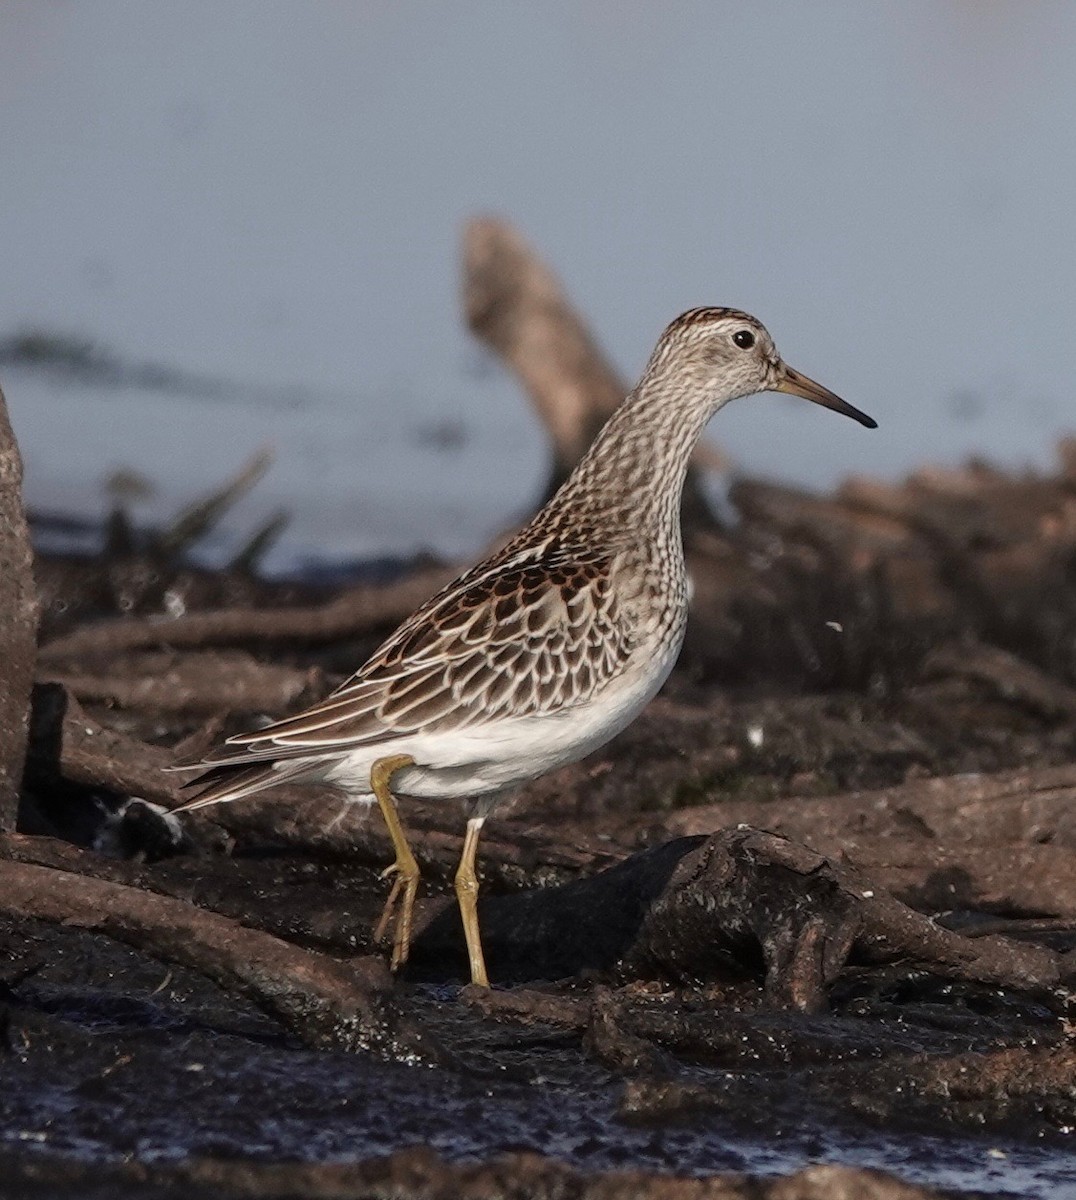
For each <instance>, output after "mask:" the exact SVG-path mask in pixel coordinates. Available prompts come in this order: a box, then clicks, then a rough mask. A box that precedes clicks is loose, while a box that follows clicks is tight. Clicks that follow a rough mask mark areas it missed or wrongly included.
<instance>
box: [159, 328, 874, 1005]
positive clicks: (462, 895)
mask: <svg viewBox="0 0 1076 1200" xmlns="http://www.w3.org/2000/svg"><path fill="white" fill-rule="evenodd" d="M766 391H776V392H786V393H790V394H792V395H795V396H801V397H803V398H805V399H807V400H811V401H813V402H814V403H816V404H820V405H823V406H824V407H826V408H829V409H832V410H833V411H835V412H838V413H842V414H844V415H845V416H848V417H852V418H853V419H855V420H856V421H858V422H860V424H862V425H865V426H866V427H867V428H870V429H873V428H876V427H877V423H876V422H875V421H874V420H873V419H872V418H871V417H869V416H867V415H866V414H865V413H863V412H861V411H860V410H859V409H857V408H854V407H853V406H852V405H851V404H849V403H847V402H846V401H844V400H842V399H841V398H840V397H839V396H837V395H835V394H834V393H833V392H831V391H829V390H828V389H827V388H824V387H822V385H821V384H818V383H815V382H814V381H813V380H812V379H809V378H808V377H807V376H805V375H802V374H800V373H799V372H798V371H795V370H793V369H792V368H791V367H789V366H787V365H786V364H785V363H784V361H783V360H782V359H781V357H780V355H779V354H778V352H777V349H776V347H775V345H774V341H773V338H772V337H771V336H770V334H769V333H768V331H767V330H766V328H765V326H764V325H763V324H762V323H761V322H760V321H759V320H757V319H756V318H755V317H752V316H750V315H749V314H747V313H745V312H741V311H739V310H738V309H734V308H714V307H705V308H694V309H691V310H689V311H688V312H685V313H683V314H681V315H680V316H679V317H677V318H676V319H675V320H674V321H673V322H672V323H671V324H670V325H669V326H668V327H667V328H666V329H665V331H664V332H663V333H662V334H661V337H660V338H659V339H658V342H657V345H656V347H655V349H654V351H653V353H652V354H651V356H650V359H649V361H648V362H647V364H646V367H645V369H644V370H643V373H642V377H641V378H640V380H639V382H638V383H637V384H636V386H635V387H634V388H633V389H632V391H631V392H630V393H629V394H628V395H627V397H626V398H625V399H624V400H623V401H622V402H621V404H620V405H619V406H618V407H617V408H616V410H615V411H614V412H613V413H612V415H611V416H610V417H609V419H608V421H607V422H606V424H605V425H604V427H603V428H602V429H601V430H600V432H599V433H598V435H597V437H596V438H595V440H594V442H593V443H592V444H591V446H590V448H589V450H588V451H587V453H586V454H585V455H584V457H583V458H582V459H581V460H580V461H579V463H578V465H577V466H576V467H575V469H574V470H573V471H572V473H571V474H570V476H569V477H568V478H567V480H566V481H565V482H564V483H563V484H562V485H561V487H560V488H559V490H558V491H557V492H556V493H555V494H554V496H553V497H552V498H551V499H550V500H549V502H548V503H547V504H546V505H545V506H544V507H543V508H542V509H541V510H540V511H539V512H538V513H537V514H536V515H535V516H534V517H533V518H532V519H531V520H530V521H529V522H528V523H527V524H526V525H525V526H524V527H523V528H522V529H521V530H520V531H519V532H518V533H517V534H516V535H515V536H514V537H512V538H511V540H510V541H508V542H507V544H505V545H504V546H503V547H502V548H500V549H498V550H496V551H495V552H494V553H492V554H491V555H490V556H489V557H487V558H485V559H484V560H483V561H482V562H479V563H478V564H477V565H476V566H473V567H471V568H470V569H469V570H467V571H466V572H464V573H463V574H461V575H460V576H459V577H458V578H457V579H455V580H454V581H453V582H452V583H450V584H448V585H447V586H446V587H444V588H443V589H442V590H441V591H439V592H438V593H437V594H436V595H435V596H433V597H432V598H431V599H430V600H428V601H427V602H426V603H425V604H423V605H421V606H420V607H419V608H418V609H417V610H416V611H415V612H414V613H413V614H412V615H411V616H410V617H408V618H407V619H406V620H405V621H404V622H403V623H402V624H401V625H400V626H399V628H397V629H396V631H395V632H394V633H393V634H392V635H391V636H389V637H388V638H387V639H386V640H385V641H384V642H383V643H382V644H381V645H380V647H379V648H378V649H377V650H375V652H374V653H373V655H372V656H371V657H370V658H369V660H368V661H367V662H365V663H364V664H363V665H362V666H361V667H359V669H358V670H357V671H356V672H355V673H354V674H353V675H352V676H351V677H350V678H349V679H347V680H346V681H345V682H344V683H343V684H342V685H341V686H340V687H338V688H337V689H336V690H335V691H333V692H332V693H331V694H330V695H329V696H328V697H326V698H325V699H324V700H321V701H320V702H318V703H315V704H313V705H312V706H310V707H308V708H306V709H304V710H303V711H301V712H299V713H297V714H295V715H294V716H289V717H286V718H284V719H282V720H278V721H275V722H273V723H272V724H269V725H266V726H264V727H262V728H259V729H255V730H252V731H251V732H247V733H240V734H236V735H235V736H233V737H230V738H228V739H227V741H226V742H224V743H222V744H221V745H220V746H219V747H218V748H217V749H216V750H214V751H212V752H211V753H210V754H208V755H207V756H206V757H205V758H204V759H202V760H201V761H199V762H197V763H194V764H189V766H192V767H195V768H197V769H198V770H199V771H200V772H201V773H200V774H199V776H198V777H197V778H194V779H192V780H190V781H189V782H188V783H187V784H186V785H185V786H186V787H200V788H201V789H202V790H201V791H200V792H199V793H198V794H197V795H196V796H195V797H194V798H193V799H192V800H190V801H189V802H187V803H186V804H185V805H183V806H182V809H181V810H186V811H192V810H196V809H200V808H203V807H206V806H208V805H212V804H220V803H225V802H232V801H236V800H240V799H243V798H245V797H248V796H254V795H257V794H260V793H262V792H264V791H265V790H266V789H268V788H272V787H275V786H277V785H279V784H283V783H296V782H304V781H318V782H325V783H329V784H332V785H335V786H336V787H337V788H338V789H341V790H342V791H343V793H344V794H345V795H346V796H347V797H348V798H349V799H353V800H357V801H362V802H366V803H373V802H376V803H377V804H378V806H379V808H380V810H381V813H382V815H383V817H384V820H385V824H386V826H387V827H388V832H389V836H390V837H391V839H392V844H393V849H394V851H395V860H394V862H393V863H392V865H391V866H390V867H388V868H387V870H386V871H385V873H384V877H389V876H391V877H392V880H393V882H392V885H391V889H390V891H389V894H388V897H387V899H386V901H385V906H384V910H383V912H382V914H381V918H380V920H379V921H378V923H377V926H376V928H375V931H374V938H375V942H381V941H383V940H384V939H385V937H386V935H387V933H388V931H389V928H390V926H391V927H392V933H393V938H392V956H391V967H392V970H393V971H394V972H395V971H397V970H398V969H399V968H400V967H401V966H403V964H404V963H405V962H406V961H407V958H408V951H409V948H410V943H411V935H412V926H413V910H414V904H415V898H416V895H417V889H418V883H419V868H418V863H417V862H416V860H415V856H414V853H413V852H412V850H411V847H410V844H409V843H408V839H407V835H406V832H405V830H404V826H403V823H402V822H401V820H400V815H399V811H398V808H397V803H396V799H397V797H402V798H404V799H407V798H420V799H429V800H439V801H440V800H444V801H460V802H462V805H463V809H464V812H466V813H467V821H466V826H465V834H464V838H463V847H462V853H461V855H460V859H459V866H458V869H457V871H456V875H455V881H454V882H455V892H456V897H457V901H458V905H459V911H460V915H461V919H462V924H463V931H464V938H465V942H466V946H467V954H468V963H469V967H470V975H471V982H472V983H473V984H476V985H478V986H480V987H489V976H488V972H487V969H486V963H485V957H484V953H483V949H482V940H481V931H480V928H479V922H478V911H477V899H478V877H477V873H476V869H475V863H476V857H477V852H478V843H479V836H480V831H481V829H482V826H483V823H484V822H485V820H486V819H487V817H488V816H489V814H490V813H491V812H492V811H493V810H494V809H495V808H496V807H497V806H498V804H499V803H500V802H501V801H502V800H504V799H506V798H507V797H508V796H509V795H510V794H511V793H512V792H513V791H514V790H515V789H517V788H518V787H519V786H520V785H521V784H523V783H525V782H527V781H529V780H531V779H534V778H537V777H538V776H540V775H543V774H545V773H547V772H549V771H552V770H555V769H556V768H558V767H562V766H565V765H567V764H568V763H571V762H575V761H577V760H579V759H581V758H583V757H584V756H585V755H587V754H589V753H590V752H591V751H593V750H596V749H597V748H598V747H600V746H601V745H603V744H604V743H605V742H607V741H609V739H610V738H612V737H613V736H615V735H616V734H617V733H619V732H620V731H621V730H622V729H624V728H625V727H626V726H627V725H628V724H630V722H631V721H632V720H634V718H635V717H636V716H637V715H638V714H639V713H640V712H641V711H642V709H643V708H644V707H645V706H646V704H647V703H648V702H649V701H650V700H651V699H652V697H653V696H654V695H655V694H656V693H657V691H658V690H659V688H660V687H661V686H662V684H663V683H664V682H665V680H666V679H667V677H668V675H669V673H670V671H671V670H672V667H673V664H674V663H675V662H676V659H677V657H678V655H679V652H680V648H681V645H682V643H683V638H684V630H685V626H686V623H687V615H688V603H689V584H688V577H687V572H686V567H685V559H684V546H683V538H682V535H681V530H680V499H681V494H682V491H683V487H684V481H685V478H686V473H687V469H688V462H689V459H690V457H691V453H692V451H693V449H694V447H695V445H696V443H697V441H698V439H699V437H700V435H701V434H702V431H703V429H704V427H705V426H706V424H707V422H708V421H709V420H710V418H711V417H712V416H713V415H714V414H715V413H716V412H717V411H718V409H720V408H722V407H723V406H724V405H725V404H727V403H729V401H731V400H734V399H737V398H738V397H742V396H747V395H752V394H755V393H758V392H766Z"/></svg>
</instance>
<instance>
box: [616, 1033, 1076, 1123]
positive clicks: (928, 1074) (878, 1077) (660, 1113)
mask: <svg viewBox="0 0 1076 1200" xmlns="http://www.w3.org/2000/svg"><path fill="white" fill-rule="evenodd" d="M1074 1073H1076V1053H1074V1052H1073V1051H1072V1050H1071V1049H1069V1048H1067V1047H1065V1046H1057V1045H1050V1046H1045V1047H1044V1046H1038V1047H1011V1048H1003V1049H998V1050H992V1051H989V1052H986V1053H984V1052H982V1051H979V1050H976V1051H974V1052H971V1053H965V1054H958V1055H939V1054H915V1055H902V1056H893V1057H891V1058H887V1059H884V1060H882V1061H875V1062H856V1061H851V1062H841V1063H835V1064H834V1065H832V1066H830V1067H828V1068H822V1069H815V1070H813V1071H812V1072H811V1075H810V1093H811V1101H812V1103H814V1104H821V1105H822V1106H824V1107H825V1108H828V1109H829V1110H830V1111H832V1112H834V1113H839V1114H842V1115H848V1114H850V1113H854V1114H855V1115H857V1116H859V1117H860V1118H866V1119H867V1120H869V1121H871V1122H873V1123H876V1124H877V1125H880V1126H884V1127H885V1128H887V1129H891V1128H892V1127H893V1126H894V1125H902V1126H905V1127H907V1126H909V1125H911V1126H916V1125H919V1126H923V1125H926V1126H929V1128H930V1129H932V1130H933V1129H936V1128H937V1126H938V1124H939V1123H941V1122H945V1123H952V1124H954V1125H958V1126H959V1125H965V1126H970V1127H971V1128H973V1129H981V1128H982V1127H983V1125H988V1126H989V1125H1004V1124H1016V1123H1020V1122H1026V1121H1035V1122H1041V1121H1043V1120H1044V1119H1045V1121H1046V1122H1048V1124H1049V1125H1051V1126H1052V1127H1053V1128H1055V1129H1057V1130H1059V1131H1060V1130H1063V1129H1067V1128H1068V1126H1070V1125H1071V1123H1072V1122H1073V1121H1076V1103H1074V1100H1073V1089H1072V1079H1073V1076H1074ZM789 1091H790V1087H789V1080H788V1074H787V1071H775V1072H773V1073H772V1074H733V1073H731V1072H721V1073H720V1074H718V1075H717V1076H716V1078H715V1079H714V1080H713V1081H711V1082H707V1083H701V1084H700V1083H691V1082H682V1081H679V1080H663V1081H654V1080H647V1079H638V1080H630V1081H629V1082H628V1084H627V1086H626V1088H625V1093H624V1097H623V1099H622V1101H621V1106H620V1116H621V1117H622V1119H624V1120H626V1121H628V1122H631V1123H647V1124H649V1123H650V1122H656V1121H660V1122H666V1121H668V1120H670V1119H674V1118H675V1117H676V1116H677V1115H681V1116H686V1115H687V1114H689V1113H691V1114H695V1115H696V1116H697V1115H698V1114H701V1113H706V1112H721V1113H729V1114H736V1115H739V1113H741V1112H742V1111H743V1109H744V1107H746V1105H747V1103H748V1101H749V1102H750V1103H751V1104H752V1105H758V1103H759V1099H760V1097H769V1099H770V1101H771V1103H772V1105H773V1107H774V1109H775V1110H778V1109H779V1108H780V1107H781V1106H782V1105H784V1104H786V1103H787V1102H788V1100H789Z"/></svg>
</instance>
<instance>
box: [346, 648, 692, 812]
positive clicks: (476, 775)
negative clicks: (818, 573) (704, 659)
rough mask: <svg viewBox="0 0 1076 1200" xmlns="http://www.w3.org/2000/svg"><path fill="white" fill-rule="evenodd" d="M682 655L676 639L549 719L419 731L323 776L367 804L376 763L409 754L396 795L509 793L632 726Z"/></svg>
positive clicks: (365, 751) (360, 751) (358, 754)
mask: <svg viewBox="0 0 1076 1200" xmlns="http://www.w3.org/2000/svg"><path fill="white" fill-rule="evenodd" d="M679 652H680V640H677V641H676V642H675V643H674V644H673V645H670V646H668V647H667V648H666V649H665V650H664V651H662V652H659V653H657V654H655V655H654V656H653V657H650V658H649V659H646V661H645V662H644V663H643V665H642V667H641V668H640V669H639V670H637V671H634V672H631V673H629V674H627V675H624V676H621V677H620V678H619V679H618V680H616V681H615V682H614V683H611V684H610V685H609V686H608V687H607V688H606V689H605V690H604V691H603V692H601V693H599V695H598V696H597V697H595V698H594V699H593V700H591V701H590V702H588V703H587V704H581V705H577V706H575V707H573V708H570V709H565V710H563V711H561V712H558V713H553V714H550V715H545V716H531V717H518V718H515V719H512V720H498V721H496V722H495V723H492V724H489V725H480V724H475V725H471V726H469V727H467V728H465V729H460V730H455V731H454V730H441V731H438V732H431V733H415V734H409V735H407V736H405V737H399V738H395V739H393V740H392V741H386V742H380V743H378V744H377V745H374V746H363V747H361V748H357V749H356V750H355V751H353V752H352V753H351V754H349V755H348V756H347V757H346V758H343V759H337V760H336V762H335V763H333V764H331V765H330V766H328V768H327V770H326V772H325V775H324V776H323V777H324V778H325V779H327V780H328V781H330V782H332V783H335V784H337V785H338V786H339V787H342V788H344V789H345V790H346V791H347V792H348V793H349V794H350V795H351V796H353V797H354V798H356V799H364V798H367V797H369V795H370V769H371V767H372V766H373V764H374V763H375V762H376V761H377V760H378V759H379V758H384V757H385V756H387V755H390V754H407V755H410V756H411V757H412V758H413V759H414V760H415V765H414V766H413V767H405V768H403V769H402V770H400V771H398V772H397V773H396V775H395V776H394V777H393V781H392V790H393V792H394V793H396V794H397V795H402V796H418V797H422V798H428V799H451V798H454V797H474V798H479V797H481V796H489V795H494V794H496V793H498V792H504V791H508V790H509V789H511V788H513V787H515V786H516V785H518V784H521V783H525V782H526V781H527V780H529V779H535V778H537V777H538V776H539V775H544V774H545V773H546V772H547V771H553V770H555V769H556V768H557V767H563V766H566V765H567V764H568V763H572V762H576V761H578V760H579V759H580V758H583V757H584V756H585V755H587V754H589V753H590V752H591V751H592V750H596V749H597V748H598V747H599V746H602V745H604V744H605V743H606V742H607V741H609V739H610V738H612V737H615V736H616V734H618V733H619V732H620V731H621V730H622V729H624V728H625V727H626V726H628V725H629V724H631V722H632V721H633V720H634V719H635V718H636V717H637V716H638V715H639V713H640V712H642V710H643V709H644V708H645V707H646V705H647V704H648V703H649V702H650V700H651V699H653V697H654V695H655V694H656V693H657V691H658V689H659V688H660V687H661V685H662V684H663V683H664V682H665V680H666V679H667V678H668V677H669V672H670V671H671V670H672V668H673V664H674V663H675V662H676V659H677V656H678V654H679ZM641 657H644V658H645V656H641Z"/></svg>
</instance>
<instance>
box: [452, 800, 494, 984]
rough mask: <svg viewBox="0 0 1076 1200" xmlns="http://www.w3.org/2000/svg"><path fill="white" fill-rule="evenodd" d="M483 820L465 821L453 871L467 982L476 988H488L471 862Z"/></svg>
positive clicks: (476, 879) (474, 877) (472, 864)
mask: <svg viewBox="0 0 1076 1200" xmlns="http://www.w3.org/2000/svg"><path fill="white" fill-rule="evenodd" d="M484 820H485V818H484V817H472V818H471V820H469V821H468V822H467V835H466V837H465V838H464V839H463V853H462V854H461V855H460V865H459V868H458V869H457V871H456V899H457V900H458V901H459V906H460V916H461V917H462V919H463V936H464V937H465V938H466V939H467V957H468V958H469V959H470V960H471V982H472V983H474V984H477V985H478V986H479V987H486V988H488V987H489V976H488V975H487V974H486V960H485V959H484V958H483V957H482V936H481V934H480V933H479V931H478V876H477V875H476V874H475V869H474V860H475V855H476V853H477V852H478V835H479V832H480V831H481V829H482V822H483V821H484Z"/></svg>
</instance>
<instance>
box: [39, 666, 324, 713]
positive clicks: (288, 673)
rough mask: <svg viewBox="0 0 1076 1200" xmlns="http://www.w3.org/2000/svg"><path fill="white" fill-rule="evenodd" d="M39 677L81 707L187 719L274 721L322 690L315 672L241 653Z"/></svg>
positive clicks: (53, 671)
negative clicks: (235, 716)
mask: <svg viewBox="0 0 1076 1200" xmlns="http://www.w3.org/2000/svg"><path fill="white" fill-rule="evenodd" d="M95 667H96V669H95ZM38 678H39V679H40V680H41V681H43V682H53V683H58V684H60V685H62V686H63V687H66V688H67V690H68V691H69V692H70V693H71V695H73V696H74V697H75V698H76V699H77V700H80V701H83V702H103V703H107V704H114V705H116V706H117V707H119V708H129V709H138V710H141V711H143V712H168V713H185V714H189V715H207V714H218V715H223V714H226V713H230V712H256V713H267V714H269V715H271V716H275V715H277V714H280V713H283V712H286V711H287V710H288V709H289V708H290V707H291V706H292V705H295V704H298V703H299V702H300V701H301V699H303V698H307V699H310V700H313V699H314V698H315V697H316V695H317V693H318V692H319V691H320V690H321V672H320V671H318V670H317V669H316V668H310V669H308V670H300V669H298V668H296V667H288V666H282V665H277V664H274V663H261V662H258V661H257V660H256V659H254V658H252V657H251V656H250V655H249V654H247V653H244V652H242V651H206V652H197V651H195V652H191V653H186V654H182V655H180V654H176V653H174V652H165V653H149V654H142V655H132V656H129V657H126V658H119V659H113V660H112V661H111V662H110V663H108V664H107V665H106V664H103V663H102V664H100V665H94V666H91V665H88V664H82V663H79V664H72V665H71V666H52V665H49V664H44V665H43V666H42V667H41V669H40V670H39V671H38Z"/></svg>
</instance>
